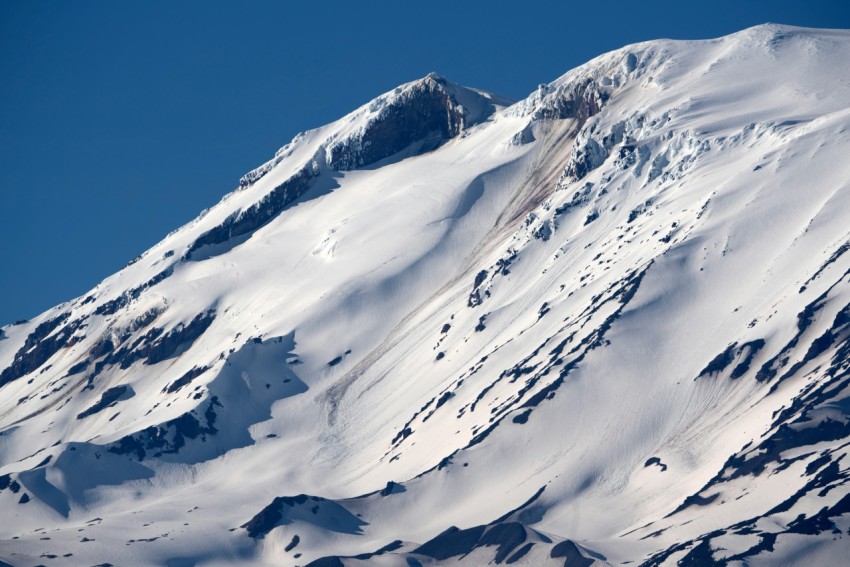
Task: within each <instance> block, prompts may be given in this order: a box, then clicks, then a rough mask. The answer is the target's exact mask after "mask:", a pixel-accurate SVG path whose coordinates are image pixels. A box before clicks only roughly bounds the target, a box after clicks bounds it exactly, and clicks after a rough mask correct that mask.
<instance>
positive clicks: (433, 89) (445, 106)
mask: <svg viewBox="0 0 850 567" xmlns="http://www.w3.org/2000/svg"><path fill="white" fill-rule="evenodd" d="M450 90H451V89H450V88H449V87H448V85H447V83H446V81H445V79H442V78H440V77H436V76H432V75H429V76H428V77H426V78H425V79H422V80H421V81H419V82H418V83H416V84H415V85H414V86H413V87H412V88H410V89H408V90H407V91H405V92H403V93H401V94H400V95H398V96H397V97H395V98H393V99H392V100H391V101H390V102H388V103H387V104H386V105H385V106H384V107H383V108H381V109H380V110H379V111H378V112H377V114H376V116H375V117H373V118H371V120H370V121H369V122H368V123H367V124H366V126H365V128H364V129H363V130H362V131H361V132H358V133H356V134H353V135H351V136H349V137H347V138H345V139H342V140H338V141H332V142H330V144H329V146H328V147H327V148H326V152H325V156H324V161H325V162H326V165H327V166H328V167H329V168H330V169H331V170H334V171H348V170H351V169H356V168H358V167H365V166H368V165H371V164H373V163H375V162H377V161H380V160H382V159H385V158H388V157H390V156H392V155H394V154H397V153H399V152H400V151H402V150H404V149H405V148H407V147H408V146H410V145H411V144H414V143H416V142H420V141H424V140H433V142H434V143H435V144H436V145H439V144H440V143H441V142H443V141H445V140H448V139H451V138H453V137H455V136H457V135H458V134H460V132H461V131H462V130H463V128H464V126H465V125H466V124H465V121H466V114H465V113H464V109H463V107H462V106H461V105H460V104H459V103H458V102H457V100H456V99H455V97H454V96H453V95H452V94H451V92H450ZM316 159H318V160H319V161H322V160H321V158H318V157H317V158H316ZM274 162H278V160H277V159H276V160H274ZM275 165H276V163H275ZM268 171H270V169H267V168H265V167H263V168H259V169H258V170H255V171H254V172H251V173H249V174H248V175H246V176H245V177H243V179H242V181H240V186H242V187H248V186H250V185H252V184H253V183H255V182H256V181H258V180H259V179H260V178H262V177H263V176H264V175H265V174H266V173H268ZM318 176H319V164H318V163H317V161H315V160H314V161H311V162H310V163H307V164H306V165H304V166H303V167H302V168H301V169H300V170H298V171H297V172H296V173H295V174H294V175H292V177H290V178H289V179H287V180H286V181H284V182H283V183H281V184H280V185H278V186H277V187H275V188H274V189H273V190H272V191H271V192H269V193H268V194H267V195H266V196H265V197H263V198H262V199H261V200H260V201H259V202H258V203H256V204H255V205H253V206H251V207H249V208H248V209H245V210H242V211H238V212H237V213H235V214H233V215H231V216H230V217H228V218H227V219H226V220H225V221H224V222H222V223H221V224H220V225H219V226H217V227H215V228H213V229H211V230H209V231H207V232H206V233H204V234H203V235H201V236H200V237H199V238H198V239H197V240H195V242H194V243H193V244H192V245H191V246H190V247H189V250H188V252H187V253H186V255H185V256H184V259H187V260H190V259H192V258H193V255H195V253H196V252H197V251H198V250H200V249H201V248H203V247H204V246H214V245H218V244H222V243H225V242H227V241H229V240H231V239H234V238H237V237H240V236H243V237H244V236H248V235H250V234H251V233H253V232H254V231H256V230H257V229H259V228H260V227H262V226H264V225H265V224H266V223H268V222H269V221H271V220H272V219H273V218H275V217H276V216H278V215H279V214H280V213H282V212H283V211H284V210H286V208H287V207H288V206H289V205H291V204H292V203H293V202H294V201H295V200H296V199H298V198H299V197H301V196H302V195H304V194H305V193H306V192H307V191H309V190H310V189H311V188H312V187H313V185H314V181H315V179H316V178H317V177H318Z"/></svg>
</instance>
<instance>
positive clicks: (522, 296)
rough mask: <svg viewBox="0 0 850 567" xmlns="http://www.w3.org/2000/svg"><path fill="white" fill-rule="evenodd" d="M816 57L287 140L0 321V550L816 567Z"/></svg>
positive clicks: (821, 112)
mask: <svg viewBox="0 0 850 567" xmlns="http://www.w3.org/2000/svg"><path fill="white" fill-rule="evenodd" d="M777 37H782V38H794V39H793V40H791V41H786V40H785V39H782V40H781V41H780V42H779V43H777V42H775V41H774V40H771V38H774V39H775V38H777ZM847 60H850V34H848V33H847V32H839V31H829V30H826V31H813V30H803V31H801V32H799V33H797V32H796V31H793V30H792V31H789V30H788V29H787V28H786V27H784V26H783V27H775V26H770V25H768V26H758V27H756V28H751V29H750V30H745V31H744V32H741V33H740V34H735V35H733V36H727V37H725V38H721V39H715V40H701V41H673V40H658V41H652V42H644V43H641V44H635V45H630V46H626V47H624V48H622V49H620V50H617V51H614V52H611V53H608V54H604V55H601V56H600V57H598V58H596V59H594V60H593V61H591V62H588V63H587V64H585V65H582V66H581V67H578V68H576V69H573V70H572V71H569V72H568V73H566V74H565V75H563V76H562V77H561V78H559V79H557V80H555V81H553V82H551V83H548V84H543V85H541V86H540V87H539V88H538V89H536V90H535V92H534V93H532V95H530V96H529V97H528V99H526V100H525V101H522V102H521V103H518V104H516V105H514V106H513V107H510V108H506V109H501V108H500V107H501V105H500V104H499V102H498V97H494V96H493V95H489V94H487V93H483V92H481V91H478V90H475V89H470V88H467V87H463V86H460V85H457V84H455V83H452V82H449V81H446V80H444V79H443V78H442V77H439V76H435V75H434V74H429V75H426V76H425V77H421V78H419V79H417V80H415V81H412V82H409V83H405V84H403V85H400V86H399V87H397V88H395V89H393V90H390V91H388V92H386V93H384V94H382V95H380V96H378V97H376V98H375V99H373V100H371V101H370V102H368V103H366V104H365V105H362V106H360V107H359V108H357V109H355V110H354V111H353V112H351V113H349V114H347V115H346V116H344V117H342V118H341V119H339V120H337V121H335V122H333V123H331V124H328V125H325V126H322V127H320V128H317V129H315V130H311V131H308V132H304V133H302V134H299V135H298V136H296V138H295V139H294V140H293V141H292V142H291V143H290V144H288V145H287V146H284V148H282V149H281V150H280V151H279V152H278V153H277V154H276V156H275V158H274V160H272V161H271V162H269V163H268V164H266V166H264V167H263V168H261V169H259V170H257V172H256V173H255V174H253V175H251V176H250V178H249V179H247V180H246V182H245V184H244V187H243V189H242V190H240V191H235V192H233V193H231V194H230V195H229V196H228V197H226V198H225V199H223V200H222V202H221V203H219V204H218V205H216V206H215V207H213V208H212V209H210V210H209V211H208V212H206V214H204V215H202V216H201V217H199V218H198V219H196V220H195V221H193V222H191V223H189V224H187V225H186V226H184V227H182V228H180V229H179V230H177V231H175V232H174V233H172V234H170V235H168V236H167V237H166V238H165V239H164V240H163V241H161V242H160V243H158V244H157V245H155V246H154V247H152V248H151V249H150V250H148V251H147V252H146V253H145V254H143V255H142V256H140V257H139V259H138V260H137V261H135V262H134V263H132V264H131V265H129V266H128V267H126V268H125V269H123V270H122V271H120V272H118V273H117V274H115V275H113V276H111V277H110V278H108V279H107V280H105V281H104V282H103V283H101V284H100V285H98V286H97V287H96V288H95V289H93V290H91V292H89V293H88V294H86V295H85V296H83V297H80V298H78V299H76V300H73V301H71V302H69V303H67V304H63V305H61V306H59V307H57V308H55V309H53V310H50V311H48V312H46V313H44V314H42V315H41V316H39V317H36V318H35V319H34V320H32V321H29V322H24V323H22V324H20V325H16V326H9V327H3V328H2V329H0V407H2V408H3V411H2V412H0V510H3V514H4V518H8V519H10V521H7V522H0V541H3V542H4V544H3V546H2V549H0V563H2V561H3V560H8V561H11V562H13V563H15V564H18V563H21V562H23V563H25V564H36V563H39V562H41V561H42V559H41V558H42V557H55V558H56V560H57V561H58V562H61V561H62V559H60V558H59V556H60V555H61V554H63V553H65V552H66V551H67V550H69V549H72V550H73V552H74V556H73V558H72V560H73V563H75V564H85V565H93V564H104V563H107V562H108V563H113V564H120V563H122V562H126V557H127V554H128V553H130V551H131V552H132V555H133V561H134V563H135V564H139V565H162V564H201V563H204V562H213V563H227V564H245V565H248V564H252V565H253V564H258V563H262V564H269V565H293V564H300V565H319V564H322V565H342V564H345V565H357V564H363V565H365V564H378V563H380V564H387V565H420V564H426V563H428V564H448V563H452V564H454V563H456V562H457V563H459V564H461V565H464V564H465V565H484V564H487V563H492V562H496V563H503V562H509V563H511V564H516V565H563V564H564V562H565V561H566V562H568V563H569V564H571V565H572V564H580V565H589V564H591V563H593V562H597V563H598V564H605V563H606V562H610V563H611V564H625V563H633V564H636V565H637V564H640V565H644V566H646V567H649V566H653V567H658V566H662V565H664V566H668V565H669V566H672V565H674V564H676V563H681V564H721V563H730V564H732V563H750V562H752V563H753V564H755V563H776V564H781V563H789V562H790V563H793V562H794V561H797V562H799V561H800V560H801V559H800V558H801V557H803V555H805V554H810V553H813V554H815V555H814V556H813V557H812V558H811V560H808V562H809V563H811V564H825V565H832V564H843V561H844V555H845V549H844V548H845V547H846V546H845V545H843V543H842V541H843V540H841V539H840V538H836V532H837V531H842V530H843V531H846V529H847V527H848V522H850V506H848V502H850V488H848V487H850V473H848V471H847V466H846V463H847V461H848V458H850V449H848V440H850V405H848V403H847V402H848V400H850V280H848V275H850V232H848V226H850V186H848V184H847V181H846V180H847V179H850V161H848V160H847V159H846V157H845V156H846V155H848V153H849V152H850V111H848V108H847V101H848V100H850V68H848V67H847V65H846V61H847ZM842 462H844V463H845V465H841V463H842ZM211 488H215V490H211ZM89 518H92V519H91V520H88V521H85V522H84V521H83V520H87V519H89ZM11 520H13V521H11ZM80 530H84V532H81V531H80ZM45 533H49V535H50V538H49V539H48V538H45V537H44V534H45ZM130 538H132V539H130ZM92 540H96V541H97V542H98V543H97V544H96V546H85V545H79V542H80V541H92ZM128 546H132V547H130V548H129V549H130V551H127V549H128ZM377 556H380V557H377ZM807 559H808V558H807ZM69 561H71V560H69ZM311 562H312V563H311ZM57 564H58V563H57Z"/></svg>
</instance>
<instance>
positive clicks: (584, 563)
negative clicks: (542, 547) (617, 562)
mask: <svg viewBox="0 0 850 567" xmlns="http://www.w3.org/2000/svg"><path fill="white" fill-rule="evenodd" d="M549 556H550V557H552V558H553V559H555V558H559V557H563V558H564V567H589V566H590V565H593V559H588V558H587V557H585V556H584V555H582V554H581V552H579V549H578V546H577V545H576V544H574V543H573V542H571V541H570V540H564V541H562V542H561V543H559V544H557V545H556V546H555V547H553V548H552V551H551V552H550V553H549Z"/></svg>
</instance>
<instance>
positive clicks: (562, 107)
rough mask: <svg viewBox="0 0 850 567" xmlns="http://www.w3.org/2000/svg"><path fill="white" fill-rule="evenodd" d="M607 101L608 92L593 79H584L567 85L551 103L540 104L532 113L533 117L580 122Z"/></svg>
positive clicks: (598, 109)
mask: <svg viewBox="0 0 850 567" xmlns="http://www.w3.org/2000/svg"><path fill="white" fill-rule="evenodd" d="M607 101H608V93H606V92H605V91H604V90H603V89H601V88H600V87H599V85H597V84H596V81H594V80H593V79H584V80H583V81H577V82H575V83H572V84H570V85H569V87H568V90H566V91H565V92H563V93H561V94H560V96H557V97H555V98H554V99H553V100H552V102H551V103H549V104H545V105H541V106H540V107H539V108H538V109H537V110H536V111H535V113H534V115H533V117H534V118H535V119H538V120H540V119H542V120H563V119H566V118H574V119H576V120H577V121H578V122H579V123H580V124H583V123H584V122H585V120H587V119H588V118H590V117H591V116H593V115H594V114H598V113H599V111H600V110H602V106H603V105H604V104H605V103H606V102H607Z"/></svg>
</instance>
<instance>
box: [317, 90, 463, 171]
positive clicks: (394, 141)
mask: <svg viewBox="0 0 850 567" xmlns="http://www.w3.org/2000/svg"><path fill="white" fill-rule="evenodd" d="M464 118H465V117H464V113H463V108H462V107H461V106H460V105H459V104H458V103H457V101H456V100H455V99H454V97H453V96H452V95H451V94H449V93H448V91H447V90H446V81H445V79H442V78H434V77H431V76H429V77H427V78H425V79H423V80H422V81H420V82H419V83H417V85H416V86H415V87H414V88H413V89H411V90H410V92H408V93H404V94H403V95H402V96H399V97H398V98H396V99H395V100H393V101H392V102H391V103H390V104H388V105H387V106H386V107H384V108H382V109H381V110H380V111H379V115H378V117H377V118H376V119H375V120H372V121H371V122H370V123H369V124H368V126H367V127H366V129H365V131H363V132H362V133H360V134H358V135H357V136H355V137H353V138H351V139H348V140H346V141H345V143H343V144H338V145H334V146H332V147H331V148H330V149H329V155H328V165H330V166H331V167H332V168H333V169H335V170H337V171H345V170H349V169H355V168H357V167H363V166H366V165H370V164H373V163H375V162H377V161H380V160H382V159H384V158H387V157H389V156H391V155H393V154H396V153H398V152H400V151H401V150H403V149H404V148H406V147H407V146H409V145H410V144H413V143H414V142H418V141H420V140H424V139H426V138H429V137H437V138H439V139H440V140H448V139H450V138H453V137H455V136H457V135H458V134H459V133H460V132H461V130H462V129H463V127H464Z"/></svg>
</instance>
